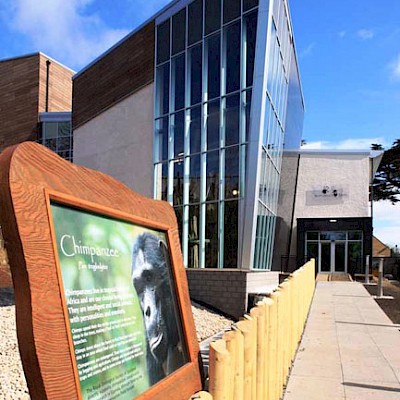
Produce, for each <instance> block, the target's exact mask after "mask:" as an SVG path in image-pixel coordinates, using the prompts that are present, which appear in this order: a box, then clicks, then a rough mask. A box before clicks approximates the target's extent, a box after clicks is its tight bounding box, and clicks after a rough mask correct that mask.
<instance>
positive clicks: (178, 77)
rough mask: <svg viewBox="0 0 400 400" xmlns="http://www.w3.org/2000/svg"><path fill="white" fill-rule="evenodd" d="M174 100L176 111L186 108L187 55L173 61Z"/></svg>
mask: <svg viewBox="0 0 400 400" xmlns="http://www.w3.org/2000/svg"><path fill="white" fill-rule="evenodd" d="M172 82H173V87H172V98H173V99H174V107H175V110H180V109H181V108H183V107H184V106H185V54H181V55H180V56H177V57H175V58H174V59H173V60H172Z"/></svg>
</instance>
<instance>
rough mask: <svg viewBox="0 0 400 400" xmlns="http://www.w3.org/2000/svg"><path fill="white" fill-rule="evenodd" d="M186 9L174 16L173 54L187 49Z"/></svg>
mask: <svg viewBox="0 0 400 400" xmlns="http://www.w3.org/2000/svg"><path fill="white" fill-rule="evenodd" d="M185 34H186V9H185V8H184V9H182V10H181V11H179V12H178V13H177V14H175V15H174V16H173V17H172V54H176V53H179V52H181V51H183V50H185Z"/></svg>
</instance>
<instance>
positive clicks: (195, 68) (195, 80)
mask: <svg viewBox="0 0 400 400" xmlns="http://www.w3.org/2000/svg"><path fill="white" fill-rule="evenodd" d="M201 58H202V45H201V44H199V45H197V46H194V47H192V48H191V49H190V50H189V60H190V61H189V62H190V104H191V105H193V104H197V103H200V102H201V96H202V83H203V80H202V68H201Z"/></svg>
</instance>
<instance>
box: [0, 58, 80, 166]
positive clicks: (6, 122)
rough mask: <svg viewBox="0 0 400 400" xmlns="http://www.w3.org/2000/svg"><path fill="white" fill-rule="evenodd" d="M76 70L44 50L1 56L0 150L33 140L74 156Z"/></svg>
mask: <svg viewBox="0 0 400 400" xmlns="http://www.w3.org/2000/svg"><path fill="white" fill-rule="evenodd" d="M73 73H74V72H73V71H72V70H70V69H69V68H67V67H65V66H64V65H62V64H60V63H59V62H57V61H55V60H53V59H51V58H50V57H48V56H46V55H45V54H43V53H34V54H28V55H25V56H21V57H16V58H10V59H5V60H0V91H1V93H2V95H1V97H0V111H1V112H0V151H2V150H3V149H4V148H6V147H8V146H11V145H14V144H17V143H21V142H23V141H26V140H33V141H38V142H39V143H42V144H44V145H45V146H47V147H49V148H51V149H52V150H55V151H57V152H58V154H60V155H61V156H63V157H64V158H67V159H69V160H72V135H71V107H72V75H73ZM55 114H57V115H55Z"/></svg>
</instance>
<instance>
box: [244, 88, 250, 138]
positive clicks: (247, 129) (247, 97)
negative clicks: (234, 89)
mask: <svg viewBox="0 0 400 400" xmlns="http://www.w3.org/2000/svg"><path fill="white" fill-rule="evenodd" d="M245 107H246V109H245V117H246V142H247V141H248V140H249V135H250V113H251V90H247V91H246V105H245Z"/></svg>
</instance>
